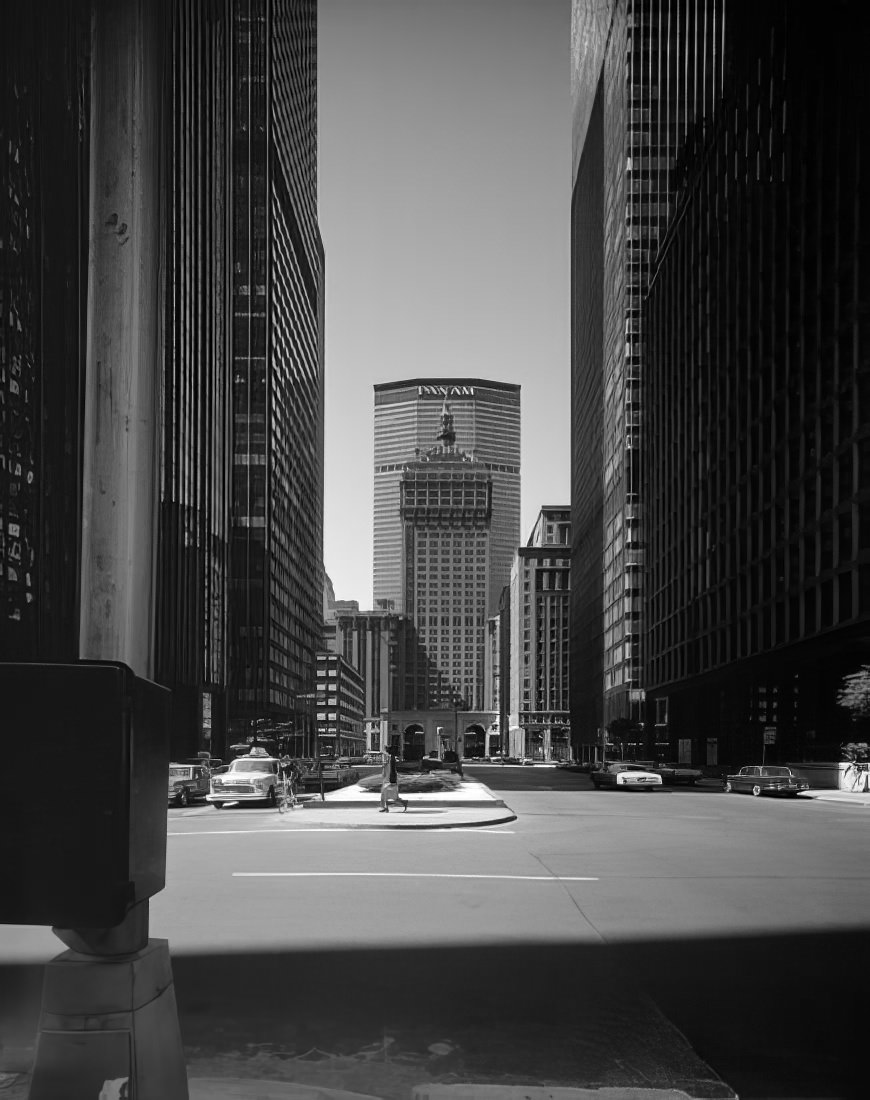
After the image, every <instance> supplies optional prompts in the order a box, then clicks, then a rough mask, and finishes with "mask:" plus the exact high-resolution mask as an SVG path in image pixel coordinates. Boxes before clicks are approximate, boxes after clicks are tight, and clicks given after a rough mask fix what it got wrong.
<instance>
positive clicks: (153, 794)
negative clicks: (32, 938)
mask: <svg viewBox="0 0 870 1100" xmlns="http://www.w3.org/2000/svg"><path fill="white" fill-rule="evenodd" d="M170 701H171V692H169V691H168V690H167V689H166V688H163V687H161V686H159V685H158V684H154V683H151V682H150V681H148V680H143V679H141V678H139V677H137V676H135V675H134V673H133V672H132V671H131V669H129V668H128V667H127V666H126V665H123V664H119V663H115V662H102V661H100V662H97V661H82V662H79V663H76V664H30V663H28V664H24V663H20V664H19V663H0V729H2V732H3V736H2V739H0V745H2V758H0V789H2V794H0V867H2V869H3V871H2V875H3V886H2V889H0V923H3V924H48V925H56V926H58V927H63V928H112V927H114V926H115V925H117V924H119V923H120V922H121V921H122V920H123V918H124V916H125V914H126V913H127V911H128V910H129V908H130V906H131V905H133V904H135V903H137V902H140V901H143V900H144V899H145V898H149V897H151V896H152V895H153V894H156V893H157V892H158V891H159V890H162V889H163V886H164V884H165V874H166V776H167V774H168V766H169V730H170Z"/></svg>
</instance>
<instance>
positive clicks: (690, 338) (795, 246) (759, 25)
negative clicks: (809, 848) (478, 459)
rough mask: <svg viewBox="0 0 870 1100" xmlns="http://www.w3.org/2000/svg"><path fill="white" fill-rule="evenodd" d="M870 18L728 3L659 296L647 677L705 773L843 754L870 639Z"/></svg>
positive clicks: (666, 726)
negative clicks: (719, 61)
mask: <svg viewBox="0 0 870 1100" xmlns="http://www.w3.org/2000/svg"><path fill="white" fill-rule="evenodd" d="M858 17H859V9H858V7H857V5H855V4H848V3H846V4H842V5H840V6H839V8H838V13H837V15H836V16H835V17H834V16H833V14H832V15H831V17H830V18H828V17H827V15H824V16H823V17H820V16H819V13H818V12H813V11H812V10H811V9H807V10H805V9H804V8H803V7H801V6H795V5H790V4H786V3H771V4H768V5H763V6H761V7H754V8H752V9H751V11H750V10H744V9H743V8H742V7H739V6H731V5H729V9H728V18H727V20H726V22H725V29H724V37H723V40H722V45H723V47H724V61H725V64H724V74H725V77H724V87H723V90H722V96H721V100H720V101H718V102H717V103H716V104H715V105H714V108H715V109H714V110H713V112H712V114H711V115H710V117H709V118H708V123H707V125H706V127H705V128H704V129H703V130H701V129H699V128H696V129H695V131H694V132H693V133H690V134H689V135H688V140H687V141H686V142H685V145H684V149H683V151H682V153H681V156H680V160H679V163H678V165H677V168H678V187H677V188H676V193H677V197H678V206H677V209H676V212H675V217H674V219H673V221H672V224H671V227H670V230H669V233H668V235H667V237H666V239H665V240H664V242H663V246H662V248H661V250H660V253H659V256H658V259H657V262H656V265H655V271H654V277H653V279H652V282H651V287H650V292H649V297H648V301H647V304H646V310H647V313H646V320H647V325H648V332H649V339H648V373H647V384H646V388H645V403H646V408H647V414H648V417H649V433H648V451H649V471H650V482H649V521H648V531H649V563H648V564H649V582H648V629H649V642H648V654H647V657H648V659H647V687H648V692H649V700H648V702H649V719H650V724H651V725H652V726H654V728H655V730H656V739H657V740H658V741H659V742H660V743H662V744H664V743H670V745H671V746H673V745H674V744H675V743H677V742H679V741H684V742H685V741H690V742H691V751H692V754H693V757H694V758H695V760H696V761H698V762H701V763H705V762H709V763H716V762H717V760H718V762H720V763H721V762H726V763H729V764H732V765H738V764H743V763H746V762H749V761H752V760H755V759H760V755H761V749H762V738H763V733H764V730H765V729H767V730H768V731H771V732H772V734H773V737H774V738H775V741H774V743H773V744H772V745H770V746H769V747H768V749H767V756H768V758H771V757H773V758H776V757H777V756H778V757H779V758H780V759H783V760H786V759H802V758H804V759H811V758H813V757H816V758H819V757H826V756H827V757H829V758H830V757H831V756H832V755H833V758H834V759H836V746H837V745H838V743H839V742H841V741H845V740H852V739H853V737H854V731H853V726H852V725H851V724H850V716H849V713H848V712H847V711H846V710H844V709H843V708H841V707H838V706H837V705H836V697H837V691H838V688H839V686H840V685H841V683H842V680H843V677H844V676H845V675H847V674H849V673H852V672H854V671H856V670H857V669H858V668H859V666H860V664H861V663H862V659H863V660H864V661H866V653H867V647H868V641H870V363H868V349H870V308H868V303H870V283H868V278H867V274H866V271H865V270H864V266H863V265H862V263H861V258H862V257H866V256H867V255H868V254H870V233H868V226H867V219H866V216H864V217H863V218H862V216H861V213H862V210H861V208H862V206H864V207H866V200H867V198H868V186H867V179H866V172H865V171H863V169H862V161H863V162H864V164H865V166H866V159H867V155H868V141H867V124H866V118H865V115H866V108H865V104H866V101H867V93H868V78H867V75H866V65H865V61H864V58H863V56H862V55H863V52H864V51H863V49H862V46H861V42H860V38H859V36H856V35H854V34H852V33H850V32H849V28H850V27H851V26H853V25H854V24H853V20H857V19H858Z"/></svg>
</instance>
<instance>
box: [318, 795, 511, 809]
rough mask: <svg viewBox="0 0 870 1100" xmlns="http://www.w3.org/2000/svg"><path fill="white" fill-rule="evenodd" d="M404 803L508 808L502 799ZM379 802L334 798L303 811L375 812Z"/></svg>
mask: <svg viewBox="0 0 870 1100" xmlns="http://www.w3.org/2000/svg"><path fill="white" fill-rule="evenodd" d="M402 801H403V802H407V803H408V805H409V806H413V807H414V808H415V809H417V810H423V809H426V808H427V807H429V806H431V807H433V808H434V809H439V810H443V809H451V810H488V809H489V808H490V807H491V806H506V803H505V802H504V801H503V800H502V799H501V798H485V799H484V798H473V799H472V798H469V799H465V800H463V801H462V802H457V801H455V800H452V801H451V800H450V799H448V798H432V799H426V801H425V802H417V801H415V800H414V799H413V798H403V799H402ZM376 805H377V802H375V801H372V802H363V801H362V800H361V799H348V800H347V801H346V802H345V801H342V800H341V799H338V798H334V799H330V800H329V801H328V802H303V803H302V809H303V810H331V809H337V810H373V809H374V808H375V806H376Z"/></svg>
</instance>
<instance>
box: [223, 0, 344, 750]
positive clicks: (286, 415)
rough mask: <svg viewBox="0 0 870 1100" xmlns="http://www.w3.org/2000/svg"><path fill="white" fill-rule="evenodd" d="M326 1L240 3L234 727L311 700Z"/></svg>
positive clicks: (318, 610)
mask: <svg viewBox="0 0 870 1100" xmlns="http://www.w3.org/2000/svg"><path fill="white" fill-rule="evenodd" d="M316 41H317V9H316V4H315V2H314V0H236V2H235V3H234V6H233V37H232V43H233V58H232V81H233V104H232V121H231V126H232V133H233V144H232V150H233V151H232V180H233V190H232V203H231V209H232V240H231V259H232V271H233V282H232V436H233V444H232V450H233V474H232V548H231V558H230V584H229V591H230V616H229V630H230V645H229V657H230V691H229V711H230V727H231V729H232V730H233V732H235V733H241V732H243V731H244V730H245V729H246V728H247V726H248V724H249V723H250V722H252V721H254V720H256V719H261V720H272V721H274V720H290V718H291V716H292V715H293V714H294V713H296V714H298V715H299V716H300V717H301V712H302V710H303V709H304V708H302V707H300V706H299V705H298V702H297V699H298V696H300V695H305V694H308V693H310V691H311V690H312V688H313V684H314V678H315V653H316V650H317V647H318V644H319V638H320V632H321V626H322V592H323V579H322V573H323V552H322V543H323V266H324V261H323V249H322V246H321V242H320V233H319V230H318V226H317V201H316V162H317V156H316V152H317V150H316V109H317V104H316V91H317V89H316V60H315V58H316Z"/></svg>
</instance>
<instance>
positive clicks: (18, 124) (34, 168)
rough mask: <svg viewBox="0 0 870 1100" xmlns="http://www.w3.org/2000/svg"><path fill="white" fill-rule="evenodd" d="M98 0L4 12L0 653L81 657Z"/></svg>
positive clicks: (0, 36)
mask: <svg viewBox="0 0 870 1100" xmlns="http://www.w3.org/2000/svg"><path fill="white" fill-rule="evenodd" d="M89 47H90V5H89V4H86V3H69V4H64V5H62V6H59V7H57V8H55V7H51V8H48V7H47V6H45V5H39V4H22V3H4V4H2V5H0V659H6V660H10V659H15V660H37V659H57V660H71V659H75V658H77V657H78V649H79V587H80V579H79V573H80V528H81V479H82V425H83V397H84V364H85V311H86V302H87V255H88V157H89V141H88V130H89Z"/></svg>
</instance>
